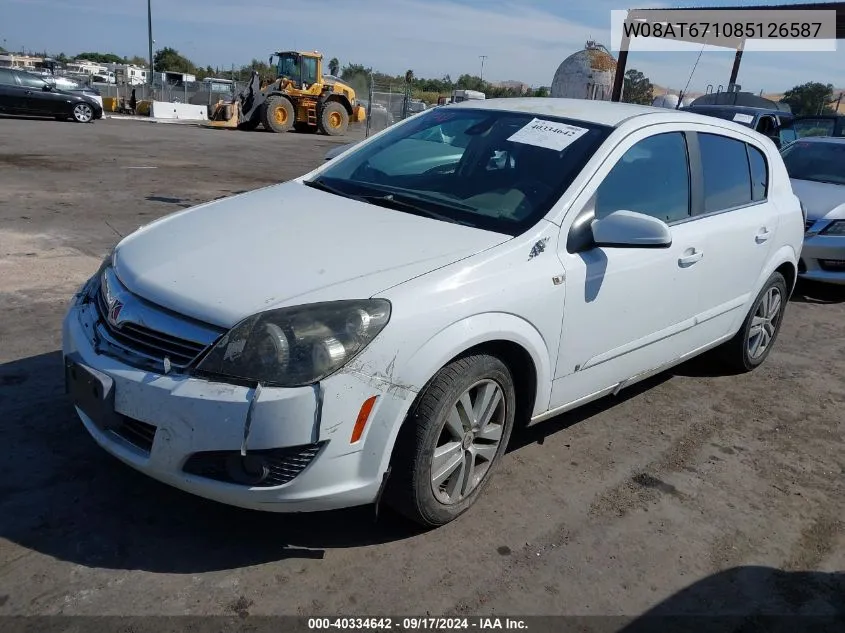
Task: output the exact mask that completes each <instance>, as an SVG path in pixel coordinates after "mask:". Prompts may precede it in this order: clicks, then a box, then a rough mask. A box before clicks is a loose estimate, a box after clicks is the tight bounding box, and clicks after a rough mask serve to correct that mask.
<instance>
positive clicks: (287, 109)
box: [261, 95, 295, 133]
mask: <svg viewBox="0 0 845 633" xmlns="http://www.w3.org/2000/svg"><path fill="white" fill-rule="evenodd" d="M294 118H295V114H294V111H293V104H292V103H291V102H290V99H286V98H285V97H282V96H279V95H273V96H272V97H268V98H267V101H266V102H265V103H264V105H263V106H262V108H261V122H262V123H263V124H264V129H265V130H267V131H268V132H279V133H281V132H287V131H288V130H290V129H291V128H292V127H293V123H294Z"/></svg>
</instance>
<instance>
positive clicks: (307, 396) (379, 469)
mask: <svg viewBox="0 0 845 633" xmlns="http://www.w3.org/2000/svg"><path fill="white" fill-rule="evenodd" d="M84 295H85V293H84V292H81V293H80V294H79V295H77V297H75V299H74V301H73V302H72V305H71V306H70V308H69V310H68V312H67V314H66V316H65V319H64V322H63V354H64V357H65V374H66V375H65V378H66V385H67V391H68V392H69V393H70V394H71V397H72V400H73V402H74V406H75V408H76V411H77V413H78V415H79V417H80V419H81V420H82V423H83V424H84V426H85V428H86V430H87V431H88V432H89V433H90V435H91V436H92V437H93V438H94V440H95V441H96V442H97V443H98V444H99V445H100V446H101V447H102V448H103V449H105V450H106V451H107V452H109V453H111V454H112V455H114V456H115V457H117V458H118V459H120V460H121V461H123V462H124V463H126V464H128V465H129V466H131V467H133V468H135V469H137V470H139V471H141V472H143V473H146V474H147V475H149V476H151V477H153V478H155V479H157V480H159V481H162V482H164V483H166V484H169V485H172V486H174V487H176V488H179V489H181V490H184V491H187V492H190V493H193V494H196V495H199V496H202V497H206V498H209V499H214V500H216V501H220V502H223V503H227V504H230V505H235V506H240V507H244V508H252V509H258V510H269V511H276V512H307V511H315V510H328V509H335V508H342V507H349V506H356V505H365V504H369V503H372V502H374V501H375V500H376V498H377V496H378V493H379V489H380V486H381V484H382V481H383V478H384V473H385V472H386V470H387V464H388V461H389V452H390V448H391V447H392V443H393V439H394V438H395V433H396V431H397V430H398V426H399V424H400V423H401V420H402V419H403V418H404V415H405V412H406V411H407V408H408V406H409V405H410V399H411V398H412V397H413V395H414V394H413V393H409V392H403V391H401V390H397V389H396V388H395V386H392V385H390V383H387V382H383V381H381V380H379V379H377V378H371V377H367V376H362V375H359V374H356V373H354V372H350V373H343V372H340V373H337V374H335V375H334V376H331V377H329V378H328V379H326V380H324V381H322V382H321V383H319V384H318V385H314V386H309V387H299V388H284V389H283V388H271V387H264V388H263V389H260V395H259V394H256V389H255V388H252V387H247V386H238V385H232V384H228V383H223V382H215V381H210V380H206V379H202V378H197V377H193V376H191V375H189V374H187V373H179V372H170V373H167V374H164V373H156V372H154V371H150V370H148V369H142V368H139V367H135V366H132V365H130V364H127V363H126V362H124V361H123V360H122V359H120V358H118V357H115V356H113V355H106V354H104V353H102V352H101V351H98V350H96V349H95V347H96V346H95V343H94V339H95V337H96V335H95V334H94V333H95V331H96V326H97V322H98V318H99V316H98V312H97V309H96V307H95V305H94V303H92V302H90V301H86V300H85V296H84ZM256 396H259V397H256ZM372 396H376V397H377V399H376V403H375V406H373V407H372V411H371V413H370V416H369V419H368V421H367V423H366V426H365V427H364V432H363V434H361V436H360V439H358V440H357V441H356V442H354V443H352V442H351V439H352V434H353V428H354V426H355V423H356V419H357V417H358V414H359V411H360V410H361V407H362V404H363V403H364V402H365V401H366V400H367V399H369V398H371V397H372Z"/></svg>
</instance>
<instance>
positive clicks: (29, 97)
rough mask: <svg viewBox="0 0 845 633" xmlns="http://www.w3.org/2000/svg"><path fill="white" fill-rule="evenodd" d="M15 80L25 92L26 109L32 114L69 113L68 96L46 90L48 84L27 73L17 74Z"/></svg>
mask: <svg viewBox="0 0 845 633" xmlns="http://www.w3.org/2000/svg"><path fill="white" fill-rule="evenodd" d="M15 80H16V81H17V83H18V85H19V86H20V87H21V89H22V90H23V100H24V109H25V110H26V111H27V112H31V113H32V114H41V115H54V114H62V113H67V111H68V106H67V100H68V97H67V95H63V94H60V93H57V92H54V91H52V90H47V89H45V88H46V87H47V82H45V81H44V80H43V79H41V78H40V77H36V76H34V75H30V74H27V73H15Z"/></svg>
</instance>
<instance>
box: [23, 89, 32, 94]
mask: <svg viewBox="0 0 845 633" xmlns="http://www.w3.org/2000/svg"><path fill="white" fill-rule="evenodd" d="M24 94H25V95H31V94H32V90H27V91H26V92H24Z"/></svg>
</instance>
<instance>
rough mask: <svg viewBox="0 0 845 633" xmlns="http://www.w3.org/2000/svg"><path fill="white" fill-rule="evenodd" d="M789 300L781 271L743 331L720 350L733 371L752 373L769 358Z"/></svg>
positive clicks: (759, 298) (756, 304)
mask: <svg viewBox="0 0 845 633" xmlns="http://www.w3.org/2000/svg"><path fill="white" fill-rule="evenodd" d="M788 300H789V292H788V291H787V287H786V279H784V277H783V275H781V274H780V273H778V272H776V273H772V276H771V277H769V279H768V280H767V281H766V284H765V285H764V286H763V289H762V290H761V291H760V293H759V294H758V295H757V298H756V299H755V300H754V303H753V304H752V305H751V310H750V311H749V312H748V316H746V317H745V321H744V322H743V323H742V327H741V328H740V329H739V332H737V333H736V335H735V336H734V337H733V338H732V339H731V340H729V341H728V342H727V343H724V344H723V345H722V347H721V349H720V350H718V351H719V352H720V353H721V357H722V360H723V361H724V362H725V363H726V364H727V365H728V366H729V367H730V368H731V369H734V370H736V371H738V372H749V371H752V370H753V369H756V368H757V367H759V366H760V365H762V364H763V361H764V360H766V358H768V356H769V354H770V353H771V351H772V347H773V346H774V344H775V340H776V339H777V336H778V333H779V332H780V326H781V323H783V313H784V311H785V310H786V303H787V301H788Z"/></svg>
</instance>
